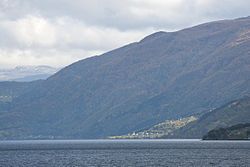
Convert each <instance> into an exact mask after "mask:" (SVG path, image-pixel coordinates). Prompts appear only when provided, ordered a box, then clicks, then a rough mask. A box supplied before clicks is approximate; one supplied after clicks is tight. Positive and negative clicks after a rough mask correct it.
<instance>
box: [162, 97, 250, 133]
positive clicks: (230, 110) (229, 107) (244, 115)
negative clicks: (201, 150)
mask: <svg viewBox="0 0 250 167" xmlns="http://www.w3.org/2000/svg"><path fill="white" fill-rule="evenodd" d="M244 123H250V97H245V98H242V99H239V100H235V101H232V102H230V103H228V104H226V105H224V106H222V107H220V108H217V109H215V110H213V111H211V112H209V113H207V114H204V115H203V116H202V117H201V118H200V119H198V120H197V121H194V122H192V123H190V124H188V125H187V126H185V127H183V128H181V129H179V130H178V131H176V132H175V133H174V134H175V135H174V136H166V138H168V137H171V138H202V136H204V135H205V134H207V133H208V132H209V131H211V130H214V129H219V128H227V127H230V126H233V125H236V124H244ZM212 133H213V132H212ZM210 135H211V134H210Z"/></svg>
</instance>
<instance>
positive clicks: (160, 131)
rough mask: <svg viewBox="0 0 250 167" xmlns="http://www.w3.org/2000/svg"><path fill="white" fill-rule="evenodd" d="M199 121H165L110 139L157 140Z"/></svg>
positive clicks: (185, 119) (189, 118)
mask: <svg viewBox="0 0 250 167" xmlns="http://www.w3.org/2000/svg"><path fill="white" fill-rule="evenodd" d="M195 120H197V117H194V116H191V117H186V118H180V119H177V120H165V121H164V122H161V123H159V124H156V125H154V126H153V127H151V128H149V129H144V130H140V131H136V132H133V133H129V134H126V135H121V136H110V137H109V138H110V139H156V138H163V137H164V136H166V135H170V136H171V135H172V134H173V133H174V132H175V131H176V130H177V129H179V128H181V127H184V126H186V125H187V124H189V123H191V122H193V121H195Z"/></svg>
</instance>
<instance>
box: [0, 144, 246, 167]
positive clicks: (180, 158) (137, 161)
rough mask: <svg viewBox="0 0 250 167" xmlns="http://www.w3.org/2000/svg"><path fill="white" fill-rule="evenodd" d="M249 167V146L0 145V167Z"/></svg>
mask: <svg viewBox="0 0 250 167" xmlns="http://www.w3.org/2000/svg"><path fill="white" fill-rule="evenodd" d="M2 166H3V167H15V166H18V167H40V166H41V167H43V166H45V167H50V166H59V167H64V166H69V167H71V166H72V167H73V166H74V167H76V166H88V167H89V166H185V167H186V166H195V167H196V166H197V167H200V166H221V167H227V166H232V167H238V166H242V167H250V142H248V141H199V140H55V141H49V140H43V141H0V167H2Z"/></svg>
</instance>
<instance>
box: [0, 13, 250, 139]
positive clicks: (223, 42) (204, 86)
mask: <svg viewBox="0 0 250 167" xmlns="http://www.w3.org/2000/svg"><path fill="white" fill-rule="evenodd" d="M114 40H115V39H114ZM249 64H250V17H246V18H240V19H235V20H222V21H216V22H211V23H206V24H202V25H198V26H195V27H191V28H187V29H183V30H180V31H176V32H157V33H155V34H152V35H149V36H147V37H145V38H144V39H142V40H141V41H139V42H135V43H131V44H129V45H126V46H124V47H121V48H118V49H115V50H113V51H110V52H107V53H104V54H103V55H100V56H95V57H91V58H88V59H84V60H81V61H78V62H76V63H73V64H71V65H69V66H67V67H65V68H63V69H62V70H60V71H59V72H57V73H56V74H54V75H52V76H51V77H49V78H48V79H46V80H45V81H44V82H43V83H42V84H41V85H38V86H36V87H35V88H33V89H32V90H30V91H29V92H27V93H25V94H23V95H21V96H18V97H17V98H15V99H14V100H13V101H12V102H11V107H10V108H9V110H8V112H5V113H4V114H1V115H0V129H5V130H3V131H4V134H5V135H4V136H2V138H9V139H19V138H21V139H26V138H36V137H37V138H39V137H42V138H49V137H55V138H103V137H106V136H113V135H122V134H127V133H129V132H133V131H136V130H138V129H146V128H149V127H151V126H153V125H155V124H157V123H159V122H163V121H164V120H170V119H178V118H182V117H187V116H190V115H193V114H197V113H201V112H207V111H208V110H211V109H213V108H216V107H219V106H220V105H222V104H225V103H226V102H228V101H231V100H233V99H237V98H239V97H242V96H244V95H247V94H249V93H250V87H249V85H250V75H249V74H250V68H249ZM6 129H7V130H6Z"/></svg>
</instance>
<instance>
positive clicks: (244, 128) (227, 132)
mask: <svg viewBox="0 0 250 167" xmlns="http://www.w3.org/2000/svg"><path fill="white" fill-rule="evenodd" d="M202 139H203V140H250V123H246V124H237V125H234V126H231V127H228V128H219V129H213V130H211V131H209V132H208V133H207V134H206V135H205V136H203V138H202Z"/></svg>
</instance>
